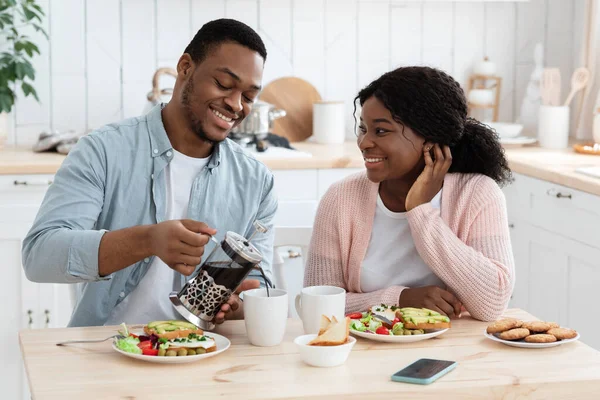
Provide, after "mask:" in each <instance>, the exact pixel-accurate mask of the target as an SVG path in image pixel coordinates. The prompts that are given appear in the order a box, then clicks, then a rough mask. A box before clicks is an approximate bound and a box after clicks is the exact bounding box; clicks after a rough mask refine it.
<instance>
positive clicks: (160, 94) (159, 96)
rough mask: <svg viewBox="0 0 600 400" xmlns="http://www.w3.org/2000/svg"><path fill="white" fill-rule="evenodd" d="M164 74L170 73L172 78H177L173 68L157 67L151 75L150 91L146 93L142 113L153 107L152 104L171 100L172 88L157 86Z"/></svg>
mask: <svg viewBox="0 0 600 400" xmlns="http://www.w3.org/2000/svg"><path fill="white" fill-rule="evenodd" d="M164 75H170V76H172V77H173V78H177V71H175V70H174V69H173V68H168V67H164V68H159V69H157V70H156V72H155V73H154V76H153V77H152V91H150V92H149V93H148V94H147V95H146V100H147V103H146V105H145V106H144V109H143V111H142V114H144V115H145V114H147V113H148V112H149V111H150V110H152V109H153V108H154V106H156V105H157V104H159V103H168V102H169V101H170V100H171V96H172V95H173V89H171V88H164V89H160V87H159V83H160V78H161V76H164Z"/></svg>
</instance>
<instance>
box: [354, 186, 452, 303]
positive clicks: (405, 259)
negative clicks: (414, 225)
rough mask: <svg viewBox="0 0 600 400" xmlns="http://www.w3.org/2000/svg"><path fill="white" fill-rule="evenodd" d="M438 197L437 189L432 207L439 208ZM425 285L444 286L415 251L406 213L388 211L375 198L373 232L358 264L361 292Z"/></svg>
mask: <svg viewBox="0 0 600 400" xmlns="http://www.w3.org/2000/svg"><path fill="white" fill-rule="evenodd" d="M441 197H442V191H441V190H440V191H439V192H438V194H436V195H435V197H434V198H433V200H431V205H432V206H433V207H435V208H438V209H439V208H440V204H441ZM428 285H436V286H440V287H445V286H446V285H445V284H444V283H443V281H442V280H441V279H440V278H438V277H437V275H435V274H434V273H433V271H432V270H431V269H430V268H429V267H428V266H427V264H425V262H424V261H423V259H421V256H420V255H419V253H418V252H417V249H416V247H415V242H414V241H413V238H412V234H411V232H410V226H409V225H408V220H407V217H406V213H405V212H393V211H390V210H388V209H387V208H386V207H385V205H384V204H383V201H382V200H381V197H380V196H379V195H378V196H377V207H376V209H375V218H374V220H373V231H372V232H371V239H370V240H369V247H368V248H367V254H366V255H365V258H364V260H363V262H362V265H361V271H360V289H361V290H362V291H363V293H369V292H374V291H376V290H380V289H384V288H387V287H390V286H408V287H420V286H428Z"/></svg>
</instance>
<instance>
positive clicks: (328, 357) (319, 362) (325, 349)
mask: <svg viewBox="0 0 600 400" xmlns="http://www.w3.org/2000/svg"><path fill="white" fill-rule="evenodd" d="M316 337H317V335H316V334H311V335H303V336H298V337H297V338H296V339H294V343H296V347H298V350H299V351H300V358H302V361H304V362H305V363H307V364H308V365H312V366H313V367H337V366H338V365H342V364H343V363H345V362H346V360H347V359H348V356H349V355H350V351H351V350H352V347H354V344H355V343H356V339H355V338H354V337H352V336H348V341H347V342H346V343H344V344H340V345H339V346H309V345H308V342H310V341H311V340H313V339H314V338H316Z"/></svg>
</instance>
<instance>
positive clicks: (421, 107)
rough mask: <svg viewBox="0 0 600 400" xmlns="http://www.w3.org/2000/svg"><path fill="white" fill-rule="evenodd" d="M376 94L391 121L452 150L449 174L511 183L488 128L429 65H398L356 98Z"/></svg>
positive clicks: (454, 84)
mask: <svg viewBox="0 0 600 400" xmlns="http://www.w3.org/2000/svg"><path fill="white" fill-rule="evenodd" d="M371 96H375V97H376V98H377V99H379V100H380V101H381V102H382V103H383V104H384V105H385V107H386V108H387V109H388V110H390V112H391V114H392V117H393V118H394V120H395V121H396V122H398V123H400V124H403V125H405V126H408V127H409V128H411V129H412V130H413V131H414V132H415V133H416V134H418V135H420V136H422V137H423V138H425V140H427V141H430V142H433V143H439V144H441V145H448V146H450V150H451V152H452V166H451V167H450V170H449V171H448V172H461V173H478V174H483V175H486V176H489V177H490V178H492V179H493V180H495V181H496V182H497V183H498V184H499V185H503V184H506V183H508V182H510V181H511V180H512V174H511V171H510V168H509V167H508V161H507V160H506V157H505V156H504V149H503V148H502V146H501V145H500V142H499V140H498V135H497V134H496V132H495V131H494V130H493V129H491V128H490V127H489V126H487V125H484V124H482V123H481V122H479V121H477V120H475V119H473V118H469V117H467V111H468V110H467V100H466V98H465V94H464V91H463V90H462V88H461V87H460V85H459V84H458V82H456V81H455V80H454V79H453V78H452V77H451V76H450V75H448V74H446V73H445V72H443V71H440V70H438V69H435V68H430V67H421V66H418V67H400V68H397V69H395V70H393V71H390V72H387V73H385V74H383V75H382V76H381V77H379V78H378V79H377V80H375V81H373V82H371V83H370V84H369V85H368V86H367V87H365V88H364V89H362V90H361V91H360V92H359V93H358V95H357V96H356V98H355V99H354V109H355V111H356V100H359V102H360V105H361V106H362V105H363V104H364V103H365V101H367V99H369V98H370V97H371Z"/></svg>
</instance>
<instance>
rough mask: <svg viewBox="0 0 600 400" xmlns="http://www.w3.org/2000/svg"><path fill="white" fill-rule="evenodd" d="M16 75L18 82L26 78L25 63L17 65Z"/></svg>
mask: <svg viewBox="0 0 600 400" xmlns="http://www.w3.org/2000/svg"><path fill="white" fill-rule="evenodd" d="M15 75H16V78H17V79H18V80H23V78H25V63H22V62H19V63H15Z"/></svg>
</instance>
